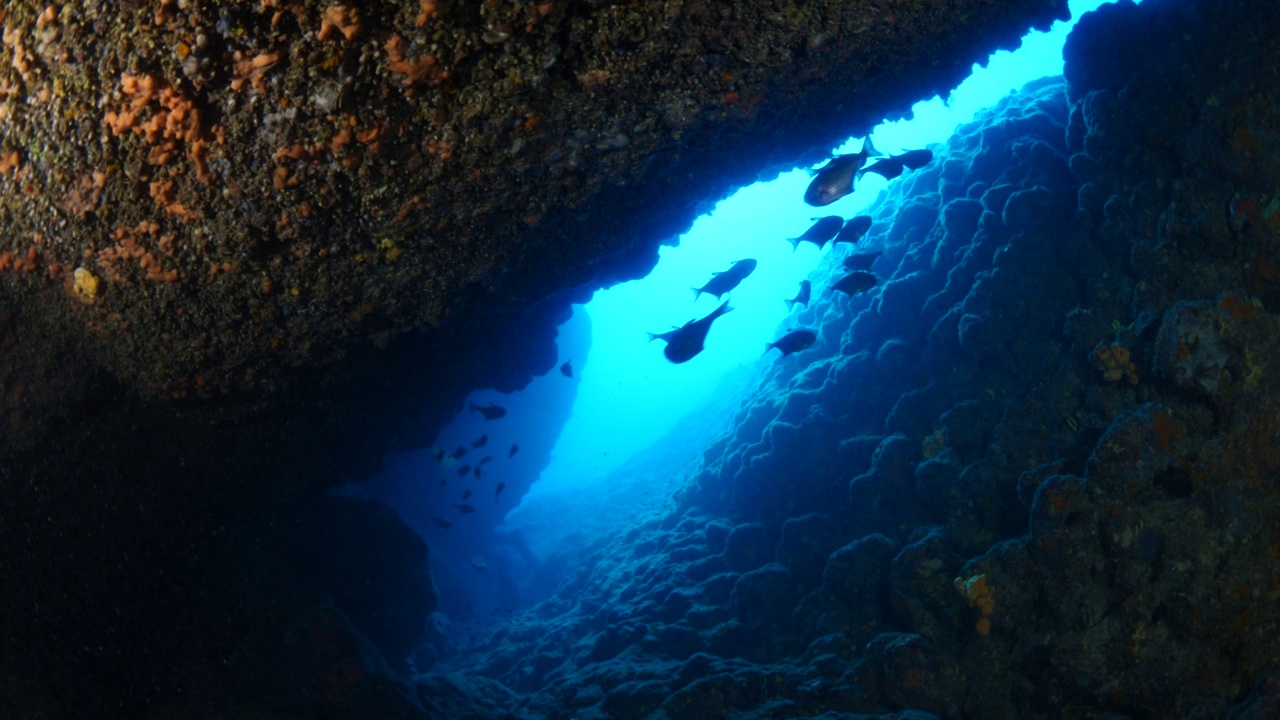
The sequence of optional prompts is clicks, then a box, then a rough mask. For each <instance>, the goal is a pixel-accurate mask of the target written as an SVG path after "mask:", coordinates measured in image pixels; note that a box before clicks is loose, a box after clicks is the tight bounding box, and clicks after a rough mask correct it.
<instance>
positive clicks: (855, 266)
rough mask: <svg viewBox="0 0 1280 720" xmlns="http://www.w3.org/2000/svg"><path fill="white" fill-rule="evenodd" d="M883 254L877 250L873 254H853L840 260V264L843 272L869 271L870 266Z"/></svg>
mask: <svg viewBox="0 0 1280 720" xmlns="http://www.w3.org/2000/svg"><path fill="white" fill-rule="evenodd" d="M883 252H884V251H883V250H877V251H875V252H860V253H853V254H852V255H849V256H848V257H846V258H845V259H844V260H841V261H840V264H841V265H843V266H844V269H845V270H850V271H853V270H870V269H871V266H872V265H874V264H875V262H876V258H878V257H880V254H881V253H883Z"/></svg>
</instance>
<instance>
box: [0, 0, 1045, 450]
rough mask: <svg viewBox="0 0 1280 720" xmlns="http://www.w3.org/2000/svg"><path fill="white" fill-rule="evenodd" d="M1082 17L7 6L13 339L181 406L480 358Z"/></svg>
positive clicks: (604, 7)
mask: <svg viewBox="0 0 1280 720" xmlns="http://www.w3.org/2000/svg"><path fill="white" fill-rule="evenodd" d="M46 7H47V8H48V9H46ZM1064 7H1065V3H1064V2H1040V1H1031V0H1016V1H1015V0H1009V1H1006V2H1001V3H990V2H985V1H982V2H979V1H975V2H957V3H949V4H948V5H947V7H946V9H945V10H942V9H940V8H938V6H937V5H936V3H926V2H898V3H892V4H890V5H884V6H883V7H882V5H881V4H880V3H872V2H865V1H863V0H849V1H847V2H840V3H834V4H832V3H828V4H825V5H822V6H820V7H819V6H812V7H809V6H804V5H783V6H774V5H772V4H770V3H737V4H735V5H734V7H733V8H731V9H730V8H725V7H724V6H723V5H722V4H720V3H698V2H650V3H632V4H627V5H622V4H614V3H604V2H582V1H574V2H569V1H561V2H557V1H554V0H550V1H549V2H546V3H541V4H537V3H516V2H507V1H504V0H497V1H490V2H484V3H481V4H474V3H452V2H428V1H426V0H423V1H422V2H413V1H411V0H401V1H398V2H393V1H386V2H377V3H363V4H352V5H350V6H344V5H340V4H326V3H322V2H315V1H314V0H289V1H287V2H284V1H282V2H264V3H260V4H257V5H254V4H252V3H240V4H227V3H206V2H181V3H175V2H155V3H141V2H139V3H124V4H123V5H121V6H116V5H103V4H101V3H93V2H84V3H80V2H75V3H68V4H65V5H54V6H45V5H43V4H39V5H38V4H35V3H31V2H25V1H23V2H14V3H8V4H7V5H6V9H5V12H4V14H3V19H2V21H3V25H4V34H5V42H4V46H3V49H0V60H3V62H2V63H0V124H2V125H3V129H4V139H3V142H2V143H0V157H2V160H3V161H2V162H0V168H3V172H2V173H0V188H2V189H3V192H2V193H0V223H2V224H3V226H4V228H5V232H4V234H3V236H0V283H3V287H4V288H5V290H6V292H5V295H6V301H5V302H4V305H3V307H0V310H2V311H3V312H0V318H4V319H7V320H10V321H11V322H12V323H16V324H18V325H20V326H21V327H22V331H21V332H12V333H11V335H12V336H13V337H14V338H15V339H16V340H17V341H18V342H20V343H22V344H26V345H30V346H31V347H30V348H28V349H26V350H25V351H24V352H22V353H19V355H22V354H25V355H30V356H33V357H34V358H35V359H36V360H35V361H39V362H41V364H43V365H46V366H49V370H48V371H47V372H49V373H52V374H55V375H57V376H59V379H61V377H64V376H70V375H74V374H83V371H82V370H81V369H80V367H76V366H71V367H68V365H70V364H71V363H72V360H71V359H67V360H64V361H63V364H62V365H59V364H57V363H52V362H50V361H49V360H48V357H49V356H50V355H51V354H59V353H60V354H66V353H68V352H71V353H72V354H73V356H74V357H75V358H76V359H79V360H80V363H76V365H81V364H82V365H87V366H89V367H99V366H101V367H105V368H106V369H107V370H108V371H109V372H110V374H112V375H113V376H114V377H116V378H118V379H119V380H120V381H121V382H123V383H124V384H125V385H127V386H129V387H131V388H133V389H135V390H137V391H141V392H144V393H146V394H149V395H160V396H164V397H170V398H201V397H210V396H219V395H224V394H226V393H235V394H239V393H241V392H244V391H246V390H256V391H260V392H270V391H272V390H274V389H276V383H278V382H281V381H283V380H287V379H290V377H291V376H289V375H288V373H287V372H285V371H287V370H288V369H291V368H299V367H314V366H316V365H323V364H325V363H327V362H329V361H331V360H334V359H337V358H341V357H343V356H344V355H345V354H346V353H347V352H348V351H349V350H351V349H352V348H353V347H357V348H358V347H361V346H363V345H366V344H368V343H376V344H382V343H385V342H386V341H387V340H389V339H390V338H393V337H396V336H398V335H401V334H403V333H404V332H406V331H408V330H412V329H425V330H424V331H425V332H427V333H428V334H429V336H430V337H431V339H432V340H433V341H434V345H436V346H445V347H450V346H456V345H457V344H469V340H470V338H471V337H472V336H473V335H474V328H473V327H472V325H473V324H474V323H475V322H477V321H480V320H481V319H482V318H483V317H484V314H485V313H487V312H490V311H512V310H514V309H518V308H522V307H524V306H527V305H528V304H529V303H531V302H535V301H538V300H540V299H542V298H544V297H546V296H548V295H551V294H553V293H556V292H559V291H563V290H567V289H571V288H575V287H577V286H579V285H584V284H591V283H602V282H605V281H608V280H610V279H616V278H619V277H622V276H633V275H638V274H640V273H642V272H643V271H644V270H645V269H647V266H648V265H649V264H651V263H652V262H653V261H654V259H655V257H656V256H655V250H656V247H657V244H658V243H659V242H660V241H663V240H667V239H668V238H669V237H670V236H671V235H673V234H674V233H676V232H678V231H680V230H682V229H683V228H684V227H686V226H687V225H688V224H689V223H690V222H691V221H692V219H693V217H694V215H695V213H696V212H697V211H698V209H699V208H705V207H708V206H709V204H710V203H712V202H714V201H715V200H717V199H718V198H720V197H722V196H723V195H725V194H726V193H727V192H729V191H730V190H731V189H733V188H735V187H737V186H740V185H743V184H749V183H750V182H752V181H753V180H754V179H755V178H756V177H757V176H759V175H761V174H768V173H769V172H772V171H775V170H778V169H787V168H790V167H792V166H793V165H794V164H795V163H796V162H797V161H800V160H802V159H805V160H810V161H813V160H817V159H820V157H821V153H823V152H825V151H826V149H827V148H829V146H830V145H832V144H833V143H836V142H839V141H840V140H841V139H843V138H844V137H847V136H848V135H849V134H851V133H852V132H853V131H855V130H858V129H864V128H866V127H868V126H870V125H871V124H872V123H873V122H876V121H877V120H878V119H879V117H881V116H882V115H884V114H886V113H892V112H902V111H905V110H906V108H907V107H909V104H910V103H911V102H913V101H914V100H915V99H917V98H919V97H921V96H926V95H928V94H930V93H933V92H936V91H940V90H944V89H946V88H947V87H949V86H950V85H951V84H953V83H954V82H955V81H956V80H957V79H958V78H959V77H961V76H963V74H964V73H965V71H966V69H967V68H968V67H969V65H970V63H972V62H973V61H974V60H975V59H979V58H980V57H982V54H983V53H985V52H987V51H989V50H991V49H993V48H994V47H995V46H996V45H998V44H1001V43H1003V44H1009V43H1010V42H1012V41H1014V40H1015V39H1016V38H1017V37H1018V35H1019V34H1020V33H1021V32H1022V31H1023V30H1024V29H1025V28H1027V27H1028V26H1029V25H1033V24H1034V25H1044V24H1046V23H1047V22H1048V21H1050V20H1052V19H1053V18H1054V17H1056V16H1059V15H1061V14H1062V13H1063V8H1064ZM4 324H6V325H8V324H10V322H6V323H4ZM441 326H445V329H443V330H441V329H440V328H441ZM33 362H34V361H33ZM17 383H22V384H28V385H30V384H38V379H36V378H31V377H23V378H21V379H18V380H16V381H14V384H17ZM67 384H69V385H71V386H72V387H70V388H69V389H65V390H55V389H49V388H39V389H32V390H30V391H28V392H27V394H26V396H25V398H24V401H25V404H26V405H27V410H26V415H40V412H39V411H45V412H48V409H47V408H48V406H49V405H58V404H60V402H74V401H75V400H76V399H77V398H76V388H75V387H74V386H75V385H76V384H77V383H74V382H70V383H67ZM67 396H70V397H67ZM10 402H12V401H10ZM23 419H28V418H26V417H25V416H24V418H23ZM39 419H41V418H38V417H37V418H31V419H30V421H31V422H36V421H38V420H39ZM22 430H26V428H22ZM29 432H33V433H39V432H40V429H39V428H35V429H31V430H30V431H29Z"/></svg>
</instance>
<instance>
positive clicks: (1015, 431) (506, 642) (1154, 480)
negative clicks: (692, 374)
mask: <svg viewBox="0 0 1280 720" xmlns="http://www.w3.org/2000/svg"><path fill="white" fill-rule="evenodd" d="M1278 31H1280V14H1278V13H1277V12H1276V10H1275V8H1274V7H1272V6H1271V5H1270V4H1263V3H1255V2H1243V1H1241V2H1228V3H1213V4H1212V5H1211V6H1210V5H1209V4H1207V3H1204V4H1195V3H1185V2H1173V1H1168V2H1161V1H1160V0H1147V1H1146V2H1144V3H1143V4H1142V5H1141V6H1135V5H1133V4H1132V3H1119V4H1117V5H1116V6H1112V7H1106V8H1104V9H1103V10H1102V11H1100V12H1099V13H1097V14H1096V15H1093V16H1091V17H1088V18H1085V20H1084V21H1082V22H1081V24H1080V26H1079V27H1078V29H1077V31H1076V33H1075V34H1074V35H1073V36H1072V39H1071V41H1070V43H1069V44H1068V48H1067V73H1066V76H1067V77H1066V79H1067V83H1066V84H1065V85H1064V84H1062V83H1060V82H1057V81H1054V80H1050V81H1042V82H1040V83H1035V84H1033V85H1031V86H1029V87H1028V88H1026V89H1025V90H1024V92H1023V94H1021V95H1019V96H1016V97H1013V98H1010V99H1008V100H1006V101H1004V102H1002V103H1001V106H1000V107H999V108H998V109H997V110H996V112H995V113H993V114H992V115H991V116H989V117H987V118H985V119H982V120H979V121H978V122H975V123H973V124H971V125H968V126H966V127H963V128H961V129H960V131H959V132H958V134H957V135H956V137H954V138H953V139H952V140H951V141H950V142H949V143H948V146H947V147H946V148H945V150H944V151H942V152H939V153H938V157H937V159H936V160H935V162H934V163H933V164H931V165H930V166H928V167H926V168H924V169H922V170H920V171H919V172H917V173H915V174H913V175H910V176H908V177H906V178H904V179H903V180H902V181H901V182H899V183H898V184H897V185H896V186H895V188H894V189H893V190H892V191H891V192H890V193H889V194H888V196H887V197H886V199H885V200H884V201H883V203H882V204H881V205H880V206H879V207H878V208H877V209H876V210H875V211H874V212H873V214H874V216H875V223H874V225H873V227H872V230H871V232H870V233H869V241H868V242H869V243H870V244H871V245H872V247H873V249H875V248H878V247H883V250H884V254H883V255H882V256H881V258H880V260H878V261H877V263H876V265H875V270H876V272H877V273H878V274H879V275H880V277H881V278H882V280H883V282H882V283H881V285H880V286H879V287H877V288H876V289H874V290H872V291H871V292H868V293H865V294H862V295H859V296H855V297H852V298H849V299H844V298H839V299H837V300H836V301H833V302H815V303H814V304H813V306H812V307H811V308H808V309H805V310H803V311H800V312H798V313H797V314H796V316H795V318H793V319H794V321H795V322H794V324H802V325H807V326H811V327H815V328H817V329H818V330H819V331H820V332H819V339H818V342H817V343H815V345H814V346H813V348H811V349H810V350H807V351H805V352H803V353H797V354H796V355H795V356H793V357H790V358H786V359H783V360H779V361H778V362H777V363H776V364H775V365H774V366H773V368H772V370H771V371H770V372H768V373H767V374H766V375H765V376H764V377H763V378H762V379H761V382H760V384H759V386H758V388H757V389H756V391H755V393H754V394H753V395H752V396H751V398H750V399H749V400H748V401H747V402H746V403H744V407H743V409H742V411H741V412H740V413H739V415H738V417H737V419H736V422H735V425H734V428H733V429H732V430H731V431H730V432H729V433H728V434H726V436H725V437H724V438H723V439H722V440H721V441H720V442H718V443H716V444H715V445H713V446H712V447H711V448H709V449H708V451H707V453H706V455H705V464H704V468H703V470H702V472H701V473H700V474H699V476H698V477H697V479H696V483H695V484H694V485H692V486H690V487H689V488H688V490H687V492H686V493H685V494H684V495H683V503H684V504H683V507H682V509H681V510H678V511H675V512H672V513H669V514H665V515H663V514H655V515H654V516H652V517H650V518H648V519H646V520H644V521H642V522H640V523H638V524H637V525H636V526H635V527H633V528H631V529H629V530H628V531H626V532H624V533H621V534H620V536H619V537H618V538H617V539H616V540H615V541H614V542H613V543H612V544H611V545H609V546H606V547H602V548H600V549H598V550H596V551H595V552H594V553H592V554H591V555H590V556H588V557H587V558H586V559H585V560H584V563H583V568H582V569H581V570H580V571H579V572H578V573H577V575H576V576H574V578H573V579H572V580H571V581H570V582H569V583H568V584H567V585H566V587H564V588H563V589H562V591H561V592H560V593H558V594H557V596H556V597H554V598H552V599H551V600H550V601H548V602H546V603H544V604H543V605H541V606H539V607H538V608H535V609H534V610H533V611H532V612H530V613H529V614H528V615H527V616H526V617H525V618H522V619H521V620H520V621H519V622H517V623H515V624H513V625H512V626H511V627H509V628H507V629H504V630H502V631H500V632H498V633H496V634H495V635H494V637H493V638H492V639H491V641H490V646H489V648H488V651H487V652H485V653H481V654H479V655H478V656H477V657H476V658H475V659H474V661H473V662H472V664H471V666H470V668H469V669H470V671H472V672H478V673H482V674H485V675H487V676H490V677H493V678H496V679H499V680H501V681H502V682H504V683H506V684H507V685H509V686H510V687H512V688H514V689H517V690H519V691H522V692H528V693H530V697H529V700H528V701H527V702H526V703H525V705H524V707H525V708H526V709H527V711H528V712H529V713H530V715H542V716H545V717H554V718H562V717H563V718H568V717H631V716H635V717H646V718H650V719H651V720H658V719H659V718H664V719H666V718H727V717H735V718H746V717H759V718H764V717H771V718H777V717H784V718H818V717H824V718H825V717H854V715H852V713H863V714H880V715H886V716H887V715H890V714H893V716H897V713H904V714H905V713H916V714H918V716H919V717H983V718H986V717H1004V718H1015V717H1016V718H1037V717H1044V718H1049V717H1077V718H1141V717H1181V718H1205V717H1267V716H1268V714H1269V713H1272V712H1273V711H1274V708H1275V707H1276V698H1277V690H1276V688H1277V682H1276V672H1277V668H1278V667H1280V612H1278V611H1277V607H1278V606H1277V604H1276V598H1277V593H1280V564H1278V563H1277V562H1276V558H1277V554H1276V553H1277V550H1278V549H1280V505H1277V503H1276V496H1277V489H1276V488H1277V478H1280V452H1278V451H1277V448H1280V423H1278V422H1277V417H1280V415H1278V414H1277V404H1276V403H1277V400H1276V398H1277V397H1280V385H1277V378H1276V377H1275V374H1274V373H1272V372H1269V368H1273V367H1275V365H1276V363H1277V362H1280V345H1278V344H1277V338H1280V314H1278V313H1280V304H1277V298H1278V297H1280V296H1277V289H1280V272H1278V271H1277V267H1278V265H1277V253H1278V252H1280V250H1278V249H1277V238H1280V199H1277V195H1276V193H1277V188H1278V187H1280V182H1278V181H1280V165H1278V164H1277V163H1276V162H1275V157H1276V156H1275V154H1274V152H1272V151H1273V150H1274V148H1275V146H1276V142H1277V131H1276V126H1275V123H1274V122H1273V119H1274V118H1275V117H1276V113H1277V109H1278V108H1280V80H1277V77H1276V75H1275V73H1274V72H1273V69H1274V67H1275V66H1276V65H1277V63H1280V55H1277V46H1276V44H1275V43H1274V42H1272V41H1271V38H1274V37H1275V36H1276V33H1277V32H1278ZM1128 48H1141V52H1130V51H1129V50H1126V49H1128ZM1113 49H1119V50H1120V52H1119V53H1118V54H1112V52H1111V51H1112V50H1113ZM1173 69H1176V70H1177V71H1176V72H1173V71H1172V70H1173ZM1224 69H1230V72H1224ZM830 267H831V268H832V271H833V276H832V278H831V279H830V280H828V282H830V281H832V280H834V279H835V278H837V277H839V275H838V274H836V268H838V260H837V259H836V258H833V259H832V260H831V264H830ZM815 513H820V514H815ZM726 518H727V520H726ZM726 522H728V524H729V525H731V526H732V528H731V529H727V528H726ZM833 525H834V528H833ZM673 548H675V549H677V550H673ZM698 548H701V549H702V552H701V554H699V553H697V552H695V551H696V549H698ZM806 550H807V551H808V552H810V553H813V554H817V555H819V556H820V555H822V554H825V555H826V556H827V559H826V562H825V568H824V570H823V571H822V573H821V574H820V575H817V574H815V573H814V572H813V571H812V562H813V560H814V558H812V557H805V555H806ZM602 647H605V648H607V649H608V652H606V653H599V652H595V650H596V649H598V648H602ZM624 701H626V702H624ZM624 707H626V708H633V709H634V713H635V714H634V715H628V714H625V713H624V712H623V711H621V710H620V708H624ZM841 713H844V715H842V714H841Z"/></svg>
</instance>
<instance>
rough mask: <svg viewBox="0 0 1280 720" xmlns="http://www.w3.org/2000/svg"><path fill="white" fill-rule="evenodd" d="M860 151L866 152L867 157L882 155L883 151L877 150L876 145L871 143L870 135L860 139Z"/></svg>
mask: <svg viewBox="0 0 1280 720" xmlns="http://www.w3.org/2000/svg"><path fill="white" fill-rule="evenodd" d="M862 152H864V153H866V155H867V157H884V153H882V152H880V151H879V150H877V149H876V146H875V145H872V144H871V136H870V135H868V136H866V137H865V138H863V139H862Z"/></svg>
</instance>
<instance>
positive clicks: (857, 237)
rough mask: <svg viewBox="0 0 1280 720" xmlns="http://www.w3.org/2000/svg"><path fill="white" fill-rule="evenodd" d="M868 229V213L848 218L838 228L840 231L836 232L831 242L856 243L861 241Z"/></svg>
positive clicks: (869, 224) (869, 219)
mask: <svg viewBox="0 0 1280 720" xmlns="http://www.w3.org/2000/svg"><path fill="white" fill-rule="evenodd" d="M870 229H871V216H870V215H859V216H857V217H853V218H849V221H848V222H846V223H845V224H844V227H842V228H840V232H839V233H836V239H835V240H833V241H832V243H831V244H833V245H835V244H837V243H842V242H847V243H851V244H853V245H857V244H858V243H859V242H862V236H863V235H866V234H867V231H868V230H870Z"/></svg>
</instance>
